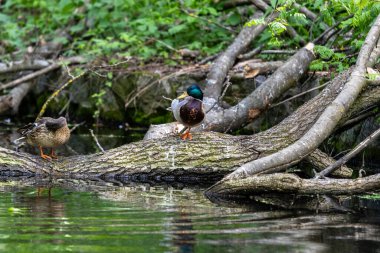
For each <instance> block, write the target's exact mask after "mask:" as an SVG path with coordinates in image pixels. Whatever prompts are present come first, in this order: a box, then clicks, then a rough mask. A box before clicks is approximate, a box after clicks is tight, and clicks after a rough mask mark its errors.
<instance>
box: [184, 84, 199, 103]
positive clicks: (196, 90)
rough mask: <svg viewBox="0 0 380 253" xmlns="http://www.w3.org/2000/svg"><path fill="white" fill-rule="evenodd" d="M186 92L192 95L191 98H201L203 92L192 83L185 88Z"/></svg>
mask: <svg viewBox="0 0 380 253" xmlns="http://www.w3.org/2000/svg"><path fill="white" fill-rule="evenodd" d="M186 92H187V94H188V95H189V96H192V97H193V98H196V99H199V100H203V92H202V90H201V88H200V87H199V86H198V85H196V84H193V85H191V86H190V87H189V88H187V90H186Z"/></svg>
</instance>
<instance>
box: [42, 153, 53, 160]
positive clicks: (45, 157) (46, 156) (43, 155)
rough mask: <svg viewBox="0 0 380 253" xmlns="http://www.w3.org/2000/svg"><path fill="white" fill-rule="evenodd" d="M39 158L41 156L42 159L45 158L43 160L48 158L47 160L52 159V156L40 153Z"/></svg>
mask: <svg viewBox="0 0 380 253" xmlns="http://www.w3.org/2000/svg"><path fill="white" fill-rule="evenodd" d="M41 158H42V159H45V160H49V161H51V160H52V158H51V157H50V156H48V155H45V154H41Z"/></svg>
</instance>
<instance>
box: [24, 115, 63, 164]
mask: <svg viewBox="0 0 380 253" xmlns="http://www.w3.org/2000/svg"><path fill="white" fill-rule="evenodd" d="M17 131H18V132H19V133H20V134H21V135H22V136H23V137H22V138H25V139H26V142H27V143H28V144H29V145H32V146H38V147H39V149H40V155H41V157H42V158H43V159H49V160H51V159H52V158H57V156H56V155H55V153H54V148H56V147H58V146H60V145H63V144H65V143H66V142H67V141H68V140H69V138H70V129H69V128H68V127H67V122H66V119H65V118H64V117H59V118H58V119H53V118H50V117H43V118H41V119H39V120H37V121H36V122H34V123H29V124H28V125H26V126H23V127H21V128H19V129H18V130H17ZM22 138H20V139H22ZM42 148H51V154H50V156H48V155H45V154H44V152H43V149H42Z"/></svg>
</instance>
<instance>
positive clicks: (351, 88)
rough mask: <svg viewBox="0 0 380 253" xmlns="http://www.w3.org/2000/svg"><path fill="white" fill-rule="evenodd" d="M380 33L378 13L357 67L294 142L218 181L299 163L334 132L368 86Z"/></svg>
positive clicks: (361, 51)
mask: <svg viewBox="0 0 380 253" xmlns="http://www.w3.org/2000/svg"><path fill="white" fill-rule="evenodd" d="M379 35H380V15H379V16H378V17H377V19H376V21H375V23H374V25H373V26H372V27H371V30H370V31H369V33H368V35H367V37H366V40H365V42H364V45H363V47H362V48H361V50H360V53H359V56H358V60H357V64H356V67H355V68H354V70H353V72H352V74H351V76H350V79H349V81H348V82H347V83H346V84H345V87H344V89H343V90H342V91H341V92H340V93H339V95H338V96H337V97H336V99H335V100H334V101H333V102H332V103H331V104H330V105H329V106H328V107H327V108H326V109H325V110H324V112H323V113H322V115H321V116H320V117H319V119H318V120H317V121H316V122H315V124H314V125H313V126H312V127H311V128H310V129H309V130H308V132H307V133H306V134H305V135H303V136H302V137H301V138H300V139H299V140H298V141H296V142H295V143H293V144H291V145H289V146H288V147H286V148H284V149H282V150H281V151H279V152H277V153H275V154H272V155H269V156H267V157H264V158H262V159H259V160H255V161H252V162H249V163H247V164H245V165H243V166H242V167H240V168H239V169H238V170H236V171H235V172H233V173H231V174H230V175H229V176H227V177H226V178H225V179H224V180H223V181H221V182H219V183H218V184H217V185H223V184H224V183H225V182H226V181H228V180H234V179H241V178H245V177H247V176H249V175H254V174H257V173H260V172H268V171H271V172H273V171H279V170H281V169H283V168H285V167H288V166H291V165H293V164H296V163H297V162H299V161H300V160H301V159H302V158H304V157H305V156H307V155H308V154H309V153H311V152H312V151H313V150H315V149H316V148H317V147H318V145H319V144H320V143H321V142H322V141H323V140H325V139H326V138H327V137H328V136H329V135H330V134H331V132H332V131H333V130H334V128H335V127H336V125H337V124H338V122H339V120H340V119H341V118H342V117H343V115H344V114H345V113H346V112H347V111H348V109H349V108H350V106H351V105H352V104H353V102H354V100H355V99H356V98H357V96H358V95H359V93H360V91H361V90H362V88H363V87H364V86H365V84H366V79H365V73H366V72H365V71H366V65H367V62H368V59H369V56H370V54H371V52H372V50H373V48H374V46H375V43H376V42H377V40H378V39H379ZM218 187H219V186H218Z"/></svg>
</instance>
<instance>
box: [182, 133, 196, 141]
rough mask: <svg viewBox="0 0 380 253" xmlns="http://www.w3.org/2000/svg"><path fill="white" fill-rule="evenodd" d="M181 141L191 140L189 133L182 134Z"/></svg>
mask: <svg viewBox="0 0 380 253" xmlns="http://www.w3.org/2000/svg"><path fill="white" fill-rule="evenodd" d="M181 139H182V140H184V141H185V140H186V139H189V140H190V141H191V140H192V139H193V136H192V135H191V133H190V132H186V133H184V134H181Z"/></svg>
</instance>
